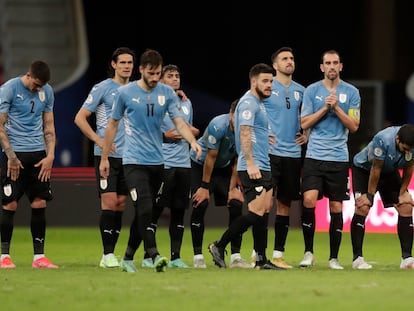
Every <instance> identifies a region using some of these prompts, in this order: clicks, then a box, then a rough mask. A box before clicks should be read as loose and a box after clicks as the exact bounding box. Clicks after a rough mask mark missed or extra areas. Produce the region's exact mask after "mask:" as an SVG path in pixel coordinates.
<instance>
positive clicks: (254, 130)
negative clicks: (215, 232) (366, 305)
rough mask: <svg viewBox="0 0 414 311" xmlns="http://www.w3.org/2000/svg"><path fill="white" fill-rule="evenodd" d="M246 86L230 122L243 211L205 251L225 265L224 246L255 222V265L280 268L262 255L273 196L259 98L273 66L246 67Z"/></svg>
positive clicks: (268, 85)
mask: <svg viewBox="0 0 414 311" xmlns="http://www.w3.org/2000/svg"><path fill="white" fill-rule="evenodd" d="M249 79H250V90H249V91H248V92H247V93H245V94H244V95H243V96H242V97H241V98H240V101H239V103H238V104H237V107H236V111H235V113H234V115H235V122H234V131H235V141H236V151H237V154H238V161H237V171H238V175H239V178H240V181H241V184H242V189H243V193H244V199H245V201H246V203H247V209H248V212H247V214H244V215H241V216H239V217H238V218H237V219H236V220H234V221H233V222H232V224H231V225H230V226H229V228H228V229H227V230H226V231H225V232H224V233H223V235H222V236H221V238H220V239H219V240H218V241H216V242H214V243H210V244H209V246H208V249H209V252H210V253H211V255H212V257H213V261H214V263H215V264H216V265H217V266H219V267H220V268H225V267H226V263H225V258H224V250H225V248H226V245H227V244H228V243H229V242H230V241H231V240H232V239H234V238H235V237H237V236H239V235H240V234H243V233H244V232H245V231H246V230H247V229H248V228H249V227H250V226H259V227H260V230H259V232H262V233H263V234H260V235H255V236H254V237H253V238H254V245H255V250H256V265H255V268H256V269H266V270H267V269H271V270H281V268H279V267H277V266H275V265H274V264H272V262H271V261H269V260H268V259H267V257H266V244H267V241H265V238H267V234H266V230H267V223H266V220H267V218H266V217H264V214H265V212H266V210H267V209H268V207H269V206H270V204H271V201H272V196H273V186H272V174H271V169H270V159H269V122H268V118H267V114H266V109H265V107H264V104H263V100H264V99H265V98H268V97H269V96H270V95H271V92H272V80H273V69H272V67H270V66H269V65H267V64H262V63H259V64H256V65H254V66H252V67H251V69H250V71H249Z"/></svg>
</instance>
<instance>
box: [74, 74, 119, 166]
mask: <svg viewBox="0 0 414 311" xmlns="http://www.w3.org/2000/svg"><path fill="white" fill-rule="evenodd" d="M119 86H120V84H118V83H116V82H115V81H114V80H112V79H111V78H108V79H105V80H103V81H101V82H99V83H97V84H95V85H94V86H93V87H92V89H91V91H90V92H89V95H88V97H87V98H86V100H85V102H84V103H83V105H82V108H84V109H86V110H88V111H90V112H92V113H95V117H96V134H97V135H98V136H99V137H101V138H103V137H104V136H105V129H106V125H107V124H108V121H109V118H110V117H111V110H112V105H113V103H114V98H115V95H116V89H117V88H118V87H119ZM124 135H125V131H124V123H123V122H120V123H119V126H118V132H117V133H116V136H115V140H114V143H115V146H116V152H115V153H111V154H110V155H109V156H110V157H113V158H121V157H122V148H123V146H124ZM93 154H94V155H96V156H101V155H102V149H101V148H100V147H99V146H98V145H97V144H95V145H94V150H93Z"/></svg>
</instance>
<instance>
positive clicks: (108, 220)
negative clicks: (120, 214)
mask: <svg viewBox="0 0 414 311" xmlns="http://www.w3.org/2000/svg"><path fill="white" fill-rule="evenodd" d="M99 229H100V231H101V238H102V245H103V253H104V254H105V255H106V254H109V253H113V252H114V248H115V243H114V236H115V212H114V211H109V210H103V211H101V218H100V220H99Z"/></svg>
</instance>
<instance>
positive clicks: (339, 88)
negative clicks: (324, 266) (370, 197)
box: [300, 50, 361, 270]
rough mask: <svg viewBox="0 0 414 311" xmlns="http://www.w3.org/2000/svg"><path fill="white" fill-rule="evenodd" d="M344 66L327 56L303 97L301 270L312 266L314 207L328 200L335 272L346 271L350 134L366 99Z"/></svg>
mask: <svg viewBox="0 0 414 311" xmlns="http://www.w3.org/2000/svg"><path fill="white" fill-rule="evenodd" d="M342 68H343V64H342V61H341V57H340V55H339V53H338V52H337V51H335V50H329V51H326V52H324V53H323V54H322V57H321V64H320V70H321V72H322V73H323V75H324V77H323V79H322V80H320V81H317V82H315V83H312V84H311V85H309V86H308V87H307V88H306V89H305V92H304V94H303V107H302V112H301V126H302V129H304V130H310V134H309V141H308V145H307V149H306V155H305V160H304V164H303V178H302V191H303V209H302V232H303V238H304V242H305V253H304V257H303V260H302V261H301V262H300V266H301V267H309V266H311V265H312V264H313V261H314V254H313V241H314V235H315V206H316V202H317V200H319V199H321V198H322V197H323V196H325V197H327V198H328V199H329V212H330V216H331V221H330V226H329V246H330V254H329V262H328V266H329V268H330V269H334V270H342V269H343V267H342V266H341V265H340V264H339V261H338V253H339V247H340V245H341V240H342V229H343V215H342V201H343V200H348V199H349V153H348V144H347V143H348V134H349V132H351V133H354V132H356V131H357V130H358V128H359V111H360V105H361V97H360V95H359V91H358V89H357V88H356V87H355V86H353V85H351V84H350V83H347V82H345V81H343V80H342V79H341V78H340V73H341V71H342Z"/></svg>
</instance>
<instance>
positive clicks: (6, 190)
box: [3, 184, 12, 197]
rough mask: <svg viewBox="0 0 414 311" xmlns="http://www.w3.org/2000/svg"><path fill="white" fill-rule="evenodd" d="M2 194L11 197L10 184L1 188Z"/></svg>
mask: <svg viewBox="0 0 414 311" xmlns="http://www.w3.org/2000/svg"><path fill="white" fill-rule="evenodd" d="M3 193H4V195H6V196H8V197H9V196H11V194H12V187H11V185H10V184H8V185H5V186H4V187H3Z"/></svg>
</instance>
